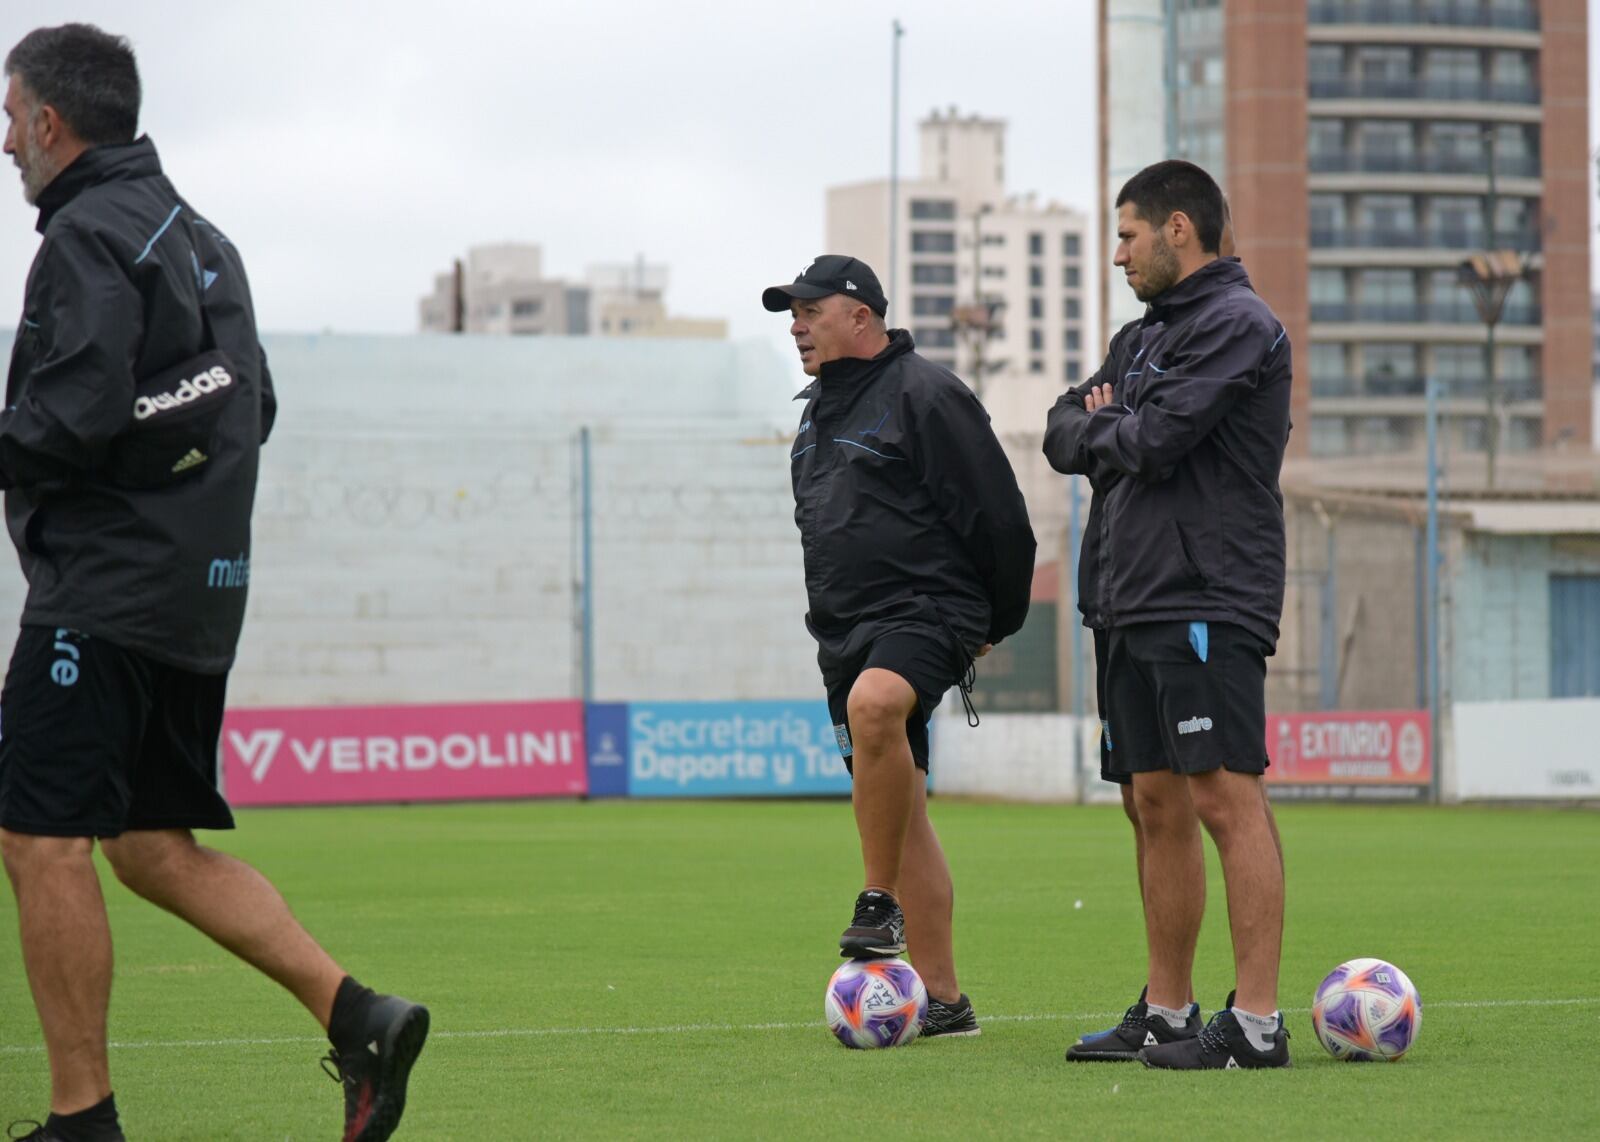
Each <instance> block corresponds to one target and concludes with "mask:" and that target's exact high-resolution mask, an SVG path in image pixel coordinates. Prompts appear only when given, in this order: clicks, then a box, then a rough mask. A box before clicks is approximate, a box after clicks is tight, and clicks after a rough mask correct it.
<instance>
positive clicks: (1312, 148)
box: [1306, 119, 1344, 155]
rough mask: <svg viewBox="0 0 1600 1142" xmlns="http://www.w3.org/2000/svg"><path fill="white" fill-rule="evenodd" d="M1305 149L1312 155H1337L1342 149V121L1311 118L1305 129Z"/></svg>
mask: <svg viewBox="0 0 1600 1142" xmlns="http://www.w3.org/2000/svg"><path fill="white" fill-rule="evenodd" d="M1306 149H1307V150H1308V151H1309V152H1310V153H1311V154H1312V155H1337V154H1340V153H1341V152H1343V151H1344V121H1343V120H1342V119H1313V120H1311V122H1310V124H1308V126H1307V129H1306Z"/></svg>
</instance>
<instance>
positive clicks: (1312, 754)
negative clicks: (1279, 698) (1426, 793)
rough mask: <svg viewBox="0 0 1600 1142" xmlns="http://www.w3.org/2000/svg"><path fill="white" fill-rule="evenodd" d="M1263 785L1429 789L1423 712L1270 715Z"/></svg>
mask: <svg viewBox="0 0 1600 1142" xmlns="http://www.w3.org/2000/svg"><path fill="white" fill-rule="evenodd" d="M1267 756H1268V757H1270V758H1271V759H1272V768H1270V769H1268V770H1267V780H1268V781H1269V782H1271V783H1272V784H1275V785H1280V786H1291V785H1419V786H1420V785H1427V784H1428V782H1429V781H1430V780H1431V779H1432V777H1433V767H1432V763H1431V760H1430V759H1431V756H1432V755H1431V753H1430V751H1429V749H1428V712H1427V711H1426V710H1376V711H1361V712H1353V711H1345V710H1340V711H1336V712H1328V713H1313V714H1269V715H1268V716H1267Z"/></svg>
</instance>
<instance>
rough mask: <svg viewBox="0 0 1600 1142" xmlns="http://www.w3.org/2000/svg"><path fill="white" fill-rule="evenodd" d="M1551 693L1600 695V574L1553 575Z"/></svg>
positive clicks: (1558, 696) (1551, 577) (1571, 695)
mask: <svg viewBox="0 0 1600 1142" xmlns="http://www.w3.org/2000/svg"><path fill="white" fill-rule="evenodd" d="M1550 697H1552V698H1597V697H1600V575H1552V576H1550Z"/></svg>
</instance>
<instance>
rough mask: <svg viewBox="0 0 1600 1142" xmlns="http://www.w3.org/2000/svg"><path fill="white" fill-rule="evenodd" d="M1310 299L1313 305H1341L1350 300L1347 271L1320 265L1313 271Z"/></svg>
mask: <svg viewBox="0 0 1600 1142" xmlns="http://www.w3.org/2000/svg"><path fill="white" fill-rule="evenodd" d="M1309 288H1310V301H1311V304H1312V305H1340V304H1343V303H1344V302H1347V301H1349V300H1350V291H1349V289H1348V288H1347V283H1346V279H1345V272H1344V271H1343V270H1340V269H1332V268H1329V267H1325V266H1318V267H1317V268H1316V269H1314V270H1312V271H1311V282H1310V287H1309Z"/></svg>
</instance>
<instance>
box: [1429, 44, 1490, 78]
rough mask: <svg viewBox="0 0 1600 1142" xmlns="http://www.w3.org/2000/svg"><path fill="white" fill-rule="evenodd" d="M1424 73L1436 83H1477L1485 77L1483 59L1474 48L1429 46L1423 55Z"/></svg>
mask: <svg viewBox="0 0 1600 1142" xmlns="http://www.w3.org/2000/svg"><path fill="white" fill-rule="evenodd" d="M1422 75H1423V78H1424V79H1427V80H1430V81H1433V82H1435V83H1442V84H1466V83H1476V82H1477V81H1478V80H1481V79H1482V78H1483V61H1482V58H1481V57H1480V56H1479V54H1478V52H1477V51H1476V50H1474V49H1472V48H1429V49H1428V50H1427V51H1426V52H1425V53H1424V54H1423V57H1422Z"/></svg>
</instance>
